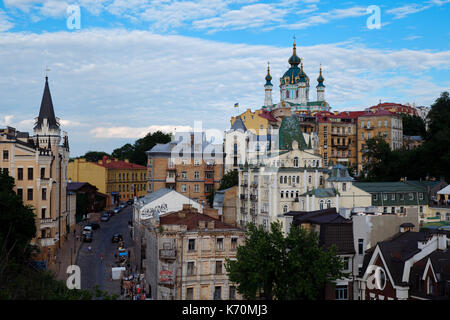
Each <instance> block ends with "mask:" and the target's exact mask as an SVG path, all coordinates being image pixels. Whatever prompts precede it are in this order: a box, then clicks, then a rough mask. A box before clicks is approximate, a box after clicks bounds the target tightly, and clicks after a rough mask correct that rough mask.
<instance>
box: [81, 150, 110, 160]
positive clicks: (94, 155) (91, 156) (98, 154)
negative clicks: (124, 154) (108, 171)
mask: <svg viewBox="0 0 450 320" xmlns="http://www.w3.org/2000/svg"><path fill="white" fill-rule="evenodd" d="M104 156H107V157H110V155H109V154H108V153H106V152H103V151H88V152H86V153H85V155H84V156H82V157H81V158H85V159H86V161H88V162H98V160H102V159H103V157H104Z"/></svg>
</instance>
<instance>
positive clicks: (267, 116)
mask: <svg viewBox="0 0 450 320" xmlns="http://www.w3.org/2000/svg"><path fill="white" fill-rule="evenodd" d="M259 116H260V117H261V118H264V119H267V120H269V121H272V122H277V119H275V118H274V116H273V115H272V112H270V111H267V110H264V109H262V110H261V113H260V114H259Z"/></svg>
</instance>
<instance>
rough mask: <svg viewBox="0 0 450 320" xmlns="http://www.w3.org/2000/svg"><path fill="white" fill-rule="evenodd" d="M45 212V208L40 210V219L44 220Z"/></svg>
mask: <svg viewBox="0 0 450 320" xmlns="http://www.w3.org/2000/svg"><path fill="white" fill-rule="evenodd" d="M46 211H47V209H46V208H41V219H45V212H46Z"/></svg>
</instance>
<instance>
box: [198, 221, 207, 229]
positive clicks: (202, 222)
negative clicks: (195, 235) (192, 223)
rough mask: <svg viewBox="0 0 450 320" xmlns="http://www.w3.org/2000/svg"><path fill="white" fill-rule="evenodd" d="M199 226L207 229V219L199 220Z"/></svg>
mask: <svg viewBox="0 0 450 320" xmlns="http://www.w3.org/2000/svg"><path fill="white" fill-rule="evenodd" d="M198 227H199V228H200V229H205V228H206V221H199V222H198Z"/></svg>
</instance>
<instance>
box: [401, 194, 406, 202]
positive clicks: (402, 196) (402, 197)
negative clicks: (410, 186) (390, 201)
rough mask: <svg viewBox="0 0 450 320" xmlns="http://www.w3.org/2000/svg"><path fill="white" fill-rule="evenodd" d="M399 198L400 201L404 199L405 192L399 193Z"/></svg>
mask: <svg viewBox="0 0 450 320" xmlns="http://www.w3.org/2000/svg"><path fill="white" fill-rule="evenodd" d="M400 200H401V201H403V200H405V194H403V193H400Z"/></svg>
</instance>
